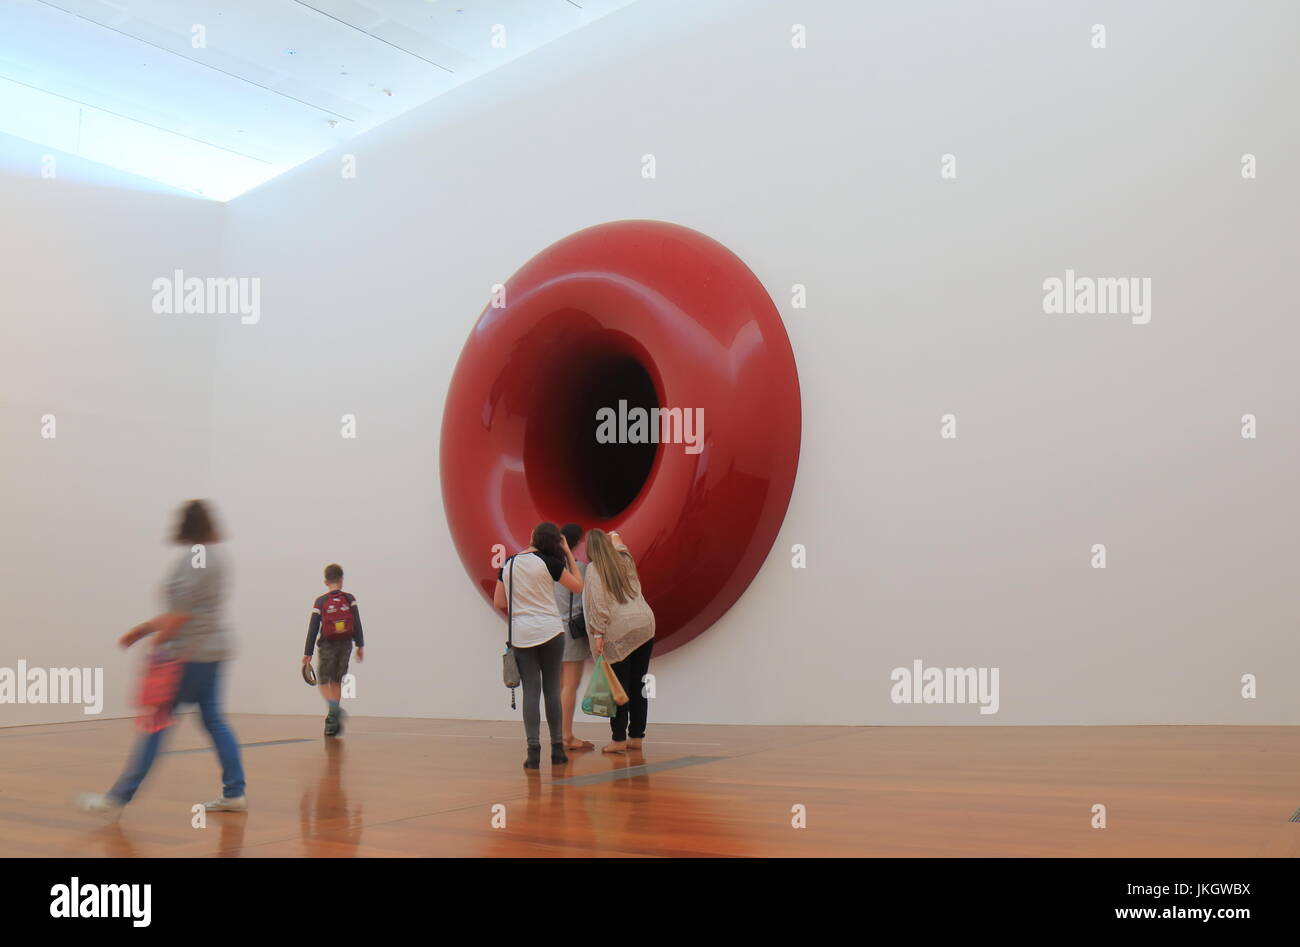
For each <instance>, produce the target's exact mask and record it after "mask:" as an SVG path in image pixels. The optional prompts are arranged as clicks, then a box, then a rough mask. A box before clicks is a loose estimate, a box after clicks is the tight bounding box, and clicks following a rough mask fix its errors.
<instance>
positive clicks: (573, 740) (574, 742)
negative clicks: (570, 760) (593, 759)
mask: <svg viewBox="0 0 1300 947" xmlns="http://www.w3.org/2000/svg"><path fill="white" fill-rule="evenodd" d="M564 748H565V749H566V750H594V749H595V748H596V744H594V743H592V742H591V741H590V740H579V739H578V738H577V737H565V739H564Z"/></svg>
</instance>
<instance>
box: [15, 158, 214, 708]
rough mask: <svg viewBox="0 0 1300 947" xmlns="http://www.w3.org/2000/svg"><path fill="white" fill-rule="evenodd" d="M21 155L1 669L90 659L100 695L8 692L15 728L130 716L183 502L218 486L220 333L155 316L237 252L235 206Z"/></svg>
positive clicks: (184, 319) (188, 320)
mask: <svg viewBox="0 0 1300 947" xmlns="http://www.w3.org/2000/svg"><path fill="white" fill-rule="evenodd" d="M23 152H24V149H22V148H21V147H19V146H17V145H16V143H13V142H10V143H8V147H7V150H6V154H7V155H8V156H9V158H10V159H11V160H12V164H11V165H10V167H11V168H12V169H13V172H14V173H8V172H4V173H0V286H2V287H3V290H4V291H3V298H0V316H2V318H3V326H4V335H3V356H2V357H0V442H2V443H3V445H4V447H3V454H2V455H0V457H2V459H0V489H3V496H4V500H3V515H2V518H0V524H2V525H3V529H2V530H0V533H2V535H3V542H0V600H2V601H3V611H4V615H5V618H4V625H5V628H6V629H7V630H6V632H5V634H4V635H3V636H0V642H2V643H0V669H4V668H7V669H10V671H13V672H16V671H17V670H18V669H19V667H20V664H19V662H26V665H27V667H28V668H29V669H36V668H40V669H50V668H66V669H72V668H89V669H91V674H90V677H89V682H90V685H91V690H93V691H95V692H96V693H95V695H94V700H93V701H90V702H86V703H82V704H70V703H42V704H32V703H17V702H8V701H13V700H15V699H16V697H17V694H16V693H10V694H9V695H8V697H7V700H6V702H5V703H0V726H14V725H22V724H32V723H49V722H54V721H62V720H86V719H92V717H91V716H89V715H87V714H86V713H85V711H86V710H87V709H95V708H98V710H99V713H100V715H103V716H121V715H123V714H126V713H130V712H131V708H130V703H131V698H132V697H133V694H132V692H131V688H132V687H133V686H134V681H135V679H136V677H137V675H138V671H139V664H140V659H141V657H142V655H141V654H140V653H133V654H128V653H126V652H123V651H121V650H120V649H118V648H117V647H116V640H117V638H118V636H119V635H121V634H122V632H124V631H126V630H127V629H128V628H130V627H131V626H132V625H134V624H136V623H137V622H140V621H143V620H144V619H146V618H149V617H152V616H153V615H156V614H158V613H159V612H160V611H161V610H162V601H161V596H160V591H161V589H160V583H161V580H162V575H163V571H164V568H165V566H166V564H167V563H168V562H169V561H170V559H171V557H172V556H174V555H175V554H176V551H175V547H172V546H170V545H169V544H168V543H167V542H166V538H167V535H168V534H169V533H170V531H171V530H172V527H173V523H174V513H175V509H176V507H177V506H178V505H179V503H180V501H182V500H184V499H187V498H190V497H193V496H202V495H204V494H206V493H207V492H209V490H210V489H211V485H210V483H209V481H208V467H209V451H210V446H211V443H212V438H211V431H210V429H209V419H210V416H211V398H212V384H213V377H212V370H213V358H214V351H215V350H214V345H213V343H214V340H215V329H216V326H215V325H213V324H211V323H210V322H207V321H205V319H206V317H198V316H165V315H158V314H156V313H154V311H153V306H152V300H153V295H154V291H153V282H154V280H156V279H160V278H164V277H172V276H173V274H174V272H175V271H176V270H177V269H180V270H182V272H185V271H188V272H191V273H210V272H213V271H215V270H216V269H217V268H218V267H219V266H220V263H221V261H220V246H221V220H222V213H223V208H222V206H221V205H219V204H215V203H211V202H207V201H198V200H194V199H193V198H190V197H188V196H185V197H178V196H173V195H168V194H159V193H146V192H142V191H139V190H133V189H130V188H131V187H132V186H138V185H135V183H134V182H128V181H127V180H126V178H125V176H123V179H122V181H121V185H122V186H114V185H112V184H111V183H101V184H91V183H87V182H85V181H82V180H78V177H79V176H81V172H83V171H85V170H86V169H85V168H84V167H81V166H80V164H81V163H79V162H77V161H76V160H75V159H71V160H68V161H64V160H63V159H62V158H60V159H59V160H56V162H55V163H54V165H53V166H48V165H47V167H51V168H52V170H53V172H54V174H53V177H49V178H45V177H41V175H40V173H39V170H38V171H37V172H36V173H35V174H32V173H31V169H32V168H37V169H39V168H40V167H41V162H42V160H43V159H44V158H45V155H44V153H43V151H42V149H39V148H37V147H36V146H31V148H30V151H29V152H26V153H25V158H24V154H23ZM24 160H26V162H27V164H26V167H24ZM19 171H25V173H18V172H19ZM97 177H98V178H99V180H100V181H104V182H107V181H110V180H111V179H112V176H111V175H107V176H106V175H103V174H99V175H97ZM128 185H129V186H128ZM101 670H102V673H100V671H101ZM86 680H87V679H86V678H85V677H84V676H83V677H82V682H83V684H84V683H85V682H86ZM96 680H102V681H103V687H102V691H101V690H100V689H99V688H97V687H96V686H95V681H96ZM24 693H26V692H24ZM32 693H33V695H34V694H35V693H36V692H32ZM49 696H50V694H49V693H48V692H47V694H46V697H47V698H48V697H49ZM73 696H75V695H73ZM83 696H90V695H83Z"/></svg>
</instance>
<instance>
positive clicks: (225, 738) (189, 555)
mask: <svg viewBox="0 0 1300 947" xmlns="http://www.w3.org/2000/svg"><path fill="white" fill-rule="evenodd" d="M173 539H174V541H175V542H176V543H177V544H178V545H180V546H182V547H184V548H183V550H182V552H181V554H180V555H179V556H178V557H177V560H176V564H175V565H174V566H172V569H171V571H170V572H169V573H168V576H167V581H166V584H165V586H164V598H165V600H166V605H167V610H166V611H165V612H163V613H162V614H161V615H159V616H158V617H157V618H152V619H150V620H149V621H147V622H145V623H144V624H141V625H137V626H136V627H134V628H132V629H131V630H130V631H128V632H127V633H126V634H124V635H123V636H122V637H121V638H120V639H119V641H118V644H120V645H121V646H122V647H124V648H129V647H131V645H133V644H135V643H136V642H137V641H140V640H141V639H143V638H147V637H149V636H150V635H152V636H153V658H154V659H156V660H158V661H159V662H160V664H161V668H160V669H165V668H166V667H168V666H171V667H174V668H175V672H176V674H175V677H174V679H173V680H172V682H171V683H166V678H167V675H166V673H165V672H164V674H163V675H162V676H163V679H164V683H160V684H157V685H153V684H152V683H151V682H148V681H147V683H146V688H145V690H146V692H149V691H150V690H152V691H154V693H155V696H157V695H158V693H162V696H161V698H160V699H159V700H158V702H157V704H156V706H153V707H152V711H153V713H152V716H148V717H141V719H140V729H142V730H144V731H145V732H144V734H143V735H142V736H141V737H140V740H139V742H138V743H137V745H136V749H135V753H134V755H133V756H132V758H131V760H130V762H128V763H127V766H126V769H124V770H123V771H122V775H121V776H120V777H119V778H118V780H117V783H116V784H115V785H114V786H113V788H112V789H110V790H109V791H108V792H107V793H105V794H102V795H99V794H94V795H83V796H81V797H79V799H78V800H77V801H78V805H79V806H80V807H81V808H82V809H84V810H85V811H87V812H93V813H95V814H96V815H102V816H105V817H107V818H113V819H115V818H117V817H118V816H119V815H120V814H121V811H122V808H123V807H124V806H125V805H126V804H127V803H128V802H130V801H131V800H132V799H133V798H134V797H135V793H136V790H138V789H139V788H140V784H141V783H142V782H143V781H144V778H145V777H146V776H147V775H148V774H149V770H150V768H151V767H152V766H153V763H154V759H155V758H156V757H157V755H158V749H159V747H160V746H161V745H162V741H163V734H165V733H166V732H167V730H168V728H169V727H170V724H171V719H172V717H171V712H172V711H173V710H174V709H175V708H176V707H177V706H178V705H180V704H198V706H199V715H200V717H201V719H202V720H203V726H204V728H205V729H206V730H207V731H208V736H210V737H211V738H212V745H213V746H214V747H215V748H216V751H217V756H218V758H219V759H220V760H221V782H222V790H221V796H220V797H219V798H217V799H215V800H213V801H212V802H209V803H206V804H205V805H206V808H207V809H208V810H209V811H216V812H242V811H244V810H246V809H247V808H248V803H247V800H246V798H245V795H244V768H243V765H242V763H241V762H240V758H239V744H238V741H236V739H235V735H234V733H232V732H231V730H230V727H228V726H227V725H226V719H225V717H224V716H223V715H222V713H221V691H220V688H221V676H222V673H223V668H224V666H225V663H226V661H227V660H228V659H229V658H230V656H231V650H232V649H231V643H230V637H229V634H228V633H227V631H226V627H225V623H224V621H223V620H222V616H221V606H222V600H223V598H224V594H225V578H226V568H225V559H224V554H223V553H222V552H221V551H220V550H218V549H217V548H216V547H217V544H218V543H219V542H220V540H221V537H220V536H219V535H218V533H217V528H216V525H215V523H214V522H213V519H212V514H211V513H210V512H209V510H208V507H207V505H206V504H204V502H203V501H202V500H191V501H190V502H189V503H187V504H185V506H183V507H182V508H181V511H180V522H179V524H178V525H177V528H176V532H175V535H174V536H173ZM196 545H201V546H202V547H203V549H202V550H201V552H199V551H195V550H194V549H193V547H194V546H196ZM169 662H180V663H179V666H178V667H177V666H175V665H169ZM150 666H151V667H155V664H154V661H152V660H151V662H150ZM151 676H152V675H151Z"/></svg>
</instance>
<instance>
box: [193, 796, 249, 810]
mask: <svg viewBox="0 0 1300 947" xmlns="http://www.w3.org/2000/svg"><path fill="white" fill-rule="evenodd" d="M203 808H205V809H207V810H208V811H209V812H247V811H248V797H247V796H236V797H235V798H234V799H227V798H226V797H225V796H222V797H221V798H220V799H213V800H212V801H211V802H205V803H203Z"/></svg>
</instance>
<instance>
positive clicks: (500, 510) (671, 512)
mask: <svg viewBox="0 0 1300 947" xmlns="http://www.w3.org/2000/svg"><path fill="white" fill-rule="evenodd" d="M502 301H504V305H503V306H500V308H494V307H493V305H489V307H488V308H487V309H485V310H484V311H483V314H482V315H481V316H480V317H479V320H478V322H477V323H476V324H475V326H474V329H473V331H472V332H471V333H470V337H469V341H468V342H466V343H465V348H464V350H463V351H462V352H461V356H460V361H459V362H458V363H457V365H456V370H455V373H454V374H453V375H452V380H451V387H450V390H449V391H448V394H447V405H446V410H445V412H444V414H443V420H442V442H441V472H442V497H443V504H444V506H445V507H446V511H447V519H448V522H449V523H450V525H451V534H452V538H453V539H454V540H455V542H456V544H457V548H458V550H459V552H460V556H461V561H462V562H463V563H464V565H465V569H466V571H468V572H469V574H470V576H471V577H472V578H473V579H474V581H475V582H476V584H477V585H478V587H479V589H480V590H481V591H482V593H483V594H484V596H485V597H486V598H487V599H488V600H489V601H490V600H491V597H492V589H493V586H494V584H495V581H496V568H495V566H494V564H493V562H492V558H493V547H494V546H496V545H497V544H500V545H502V546H505V547H506V548H507V549H508V550H509V551H510V552H514V551H515V550H517V549H519V548H521V547H523V546H526V545H527V544H528V539H529V534H530V533H531V531H532V528H533V526H535V525H536V524H537V523H538V522H540V521H542V520H552V521H554V522H556V523H561V524H563V523H566V522H576V523H580V524H581V525H582V526H583V528H584V529H590V528H591V527H593V526H599V527H601V528H602V529H605V530H613V529H617V530H618V531H619V532H620V533H621V534H622V535H623V538H624V539H625V540H626V541H627V543H628V545H629V546H630V547H631V548H632V552H633V554H634V555H635V556H636V558H637V564H638V569H639V571H640V574H641V581H642V588H643V590H644V592H645V597H646V599H647V601H649V603H650V605H651V606H652V607H653V608H654V612H655V618H656V625H657V630H656V640H655V653H656V654H663V653H664V652H667V651H671V650H673V649H674V648H676V647H679V646H680V645H682V644H683V643H685V642H687V641H689V640H690V639H691V638H694V637H695V636H696V635H698V634H699V633H700V632H702V631H704V630H705V629H706V628H708V627H709V626H710V625H711V624H713V622H714V621H716V620H717V619H718V618H719V617H720V616H721V615H722V614H723V613H724V612H725V611H726V610H727V609H728V608H730V607H731V606H732V604H733V603H734V602H735V601H736V600H737V599H738V598H740V596H741V594H742V593H743V592H744V591H745V588H746V587H747V586H748V585H749V583H750V581H751V580H752V579H753V578H754V575H755V574H756V573H757V572H758V569H759V567H760V566H761V565H762V563H763V560H764V559H765V558H766V557H767V554H768V551H769V550H770V549H771V546H772V542H773V541H774V540H775V538H776V534H777V531H778V530H779V529H780V526H781V521H782V519H783V518H784V516H785V511H786V507H787V505H788V504H789V501H790V493H791V490H792V489H793V487H794V477H795V471H796V469H797V467H798V463H799V436H800V405H799V378H798V373H797V372H796V370H795V364H794V354H793V352H792V351H791V349H790V341H789V339H788V338H787V337H786V334H785V327H784V326H783V325H782V323H781V317H780V316H779V315H778V313H777V311H776V307H775V306H774V305H773V304H772V300H771V299H770V298H769V297H768V295H767V292H766V291H765V290H764V289H763V286H762V284H760V283H759V281H758V279H757V278H756V277H755V276H754V274H753V273H751V272H750V271H749V269H748V268H747V267H746V266H745V264H744V263H742V262H741V261H740V260H739V259H738V258H737V257H736V256H735V255H734V254H733V253H731V252H730V251H729V250H727V248H726V247H724V246H722V245H721V244H719V243H717V242H716V241H714V240H711V239H709V238H708V237H706V236H704V235H703V234H700V233H697V232H695V231H693V230H689V229H687V228H685V227H679V226H676V225H674V224H667V223H661V222H659V221H649V220H625V221H617V222H614V223H608V224H601V225H599V226H595V227H590V228H588V229H586V230H583V231H580V232H579V233H576V234H573V235H572V236H569V237H566V238H565V239H563V240H561V241H559V242H558V243H556V244H554V245H552V246H551V247H549V248H547V249H546V250H543V251H542V252H541V253H539V254H538V255H537V256H536V257H534V258H533V259H532V260H530V261H529V262H528V263H527V264H526V265H525V266H524V267H523V269H521V270H519V272H518V273H516V274H515V275H514V276H513V277H511V279H510V280H509V282H507V283H506V284H505V292H504V300H501V299H499V298H498V299H497V300H496V303H497V304H498V305H499V304H500V303H501V302H502ZM638 408H640V409H641V411H642V413H638V411H637V409H638ZM660 408H663V409H669V410H671V409H680V413H679V414H678V415H666V416H663V415H660V416H662V417H664V419H665V420H664V428H663V429H662V430H660V431H659V438H660V441H661V442H660V443H658V444H656V443H629V442H628V441H631V440H635V439H636V438H637V436H638V435H639V434H645V435H646V436H647V437H648V436H649V433H650V432H649V429H648V425H647V426H646V429H645V430H638V428H637V426H636V422H637V420H638V418H643V419H646V418H651V417H652V415H651V413H652V412H657V411H658V409H660ZM701 410H702V419H703V430H702V436H700V437H692V436H691V435H694V434H695V433H696V432H695V431H693V430H692V427H693V424H694V422H695V421H698V420H699V419H700V417H701ZM611 413H612V414H613V416H614V417H613V418H612V419H611ZM679 419H680V423H679ZM619 421H622V422H623V430H622V432H621V433H622V434H623V435H625V436H624V437H623V442H621V443H604V442H602V441H604V440H608V437H607V435H609V434H611V433H612V432H614V431H615V430H617V428H618V423H619ZM688 422H689V423H690V426H688ZM602 424H603V427H602ZM598 434H599V435H601V436H600V437H598V436H597V435H598ZM674 437H675V438H676V440H677V442H675V443H664V442H663V441H664V440H665V439H673V438H674Z"/></svg>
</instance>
